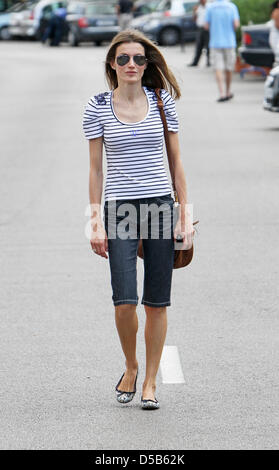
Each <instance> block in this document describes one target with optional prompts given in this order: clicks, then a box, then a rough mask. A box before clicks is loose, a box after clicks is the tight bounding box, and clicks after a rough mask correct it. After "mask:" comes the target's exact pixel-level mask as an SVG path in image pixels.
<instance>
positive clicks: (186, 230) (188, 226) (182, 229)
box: [173, 220, 195, 250]
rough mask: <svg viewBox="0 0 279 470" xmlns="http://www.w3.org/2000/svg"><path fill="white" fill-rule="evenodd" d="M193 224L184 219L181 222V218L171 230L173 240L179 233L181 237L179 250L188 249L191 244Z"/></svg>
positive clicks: (193, 231) (193, 232)
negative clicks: (172, 230)
mask: <svg viewBox="0 0 279 470" xmlns="http://www.w3.org/2000/svg"><path fill="white" fill-rule="evenodd" d="M194 234H195V230H194V226H193V224H192V222H190V221H186V222H185V223H181V220H178V221H177V223H176V226H175V229H174V232H173V237H174V241H175V242H176V237H177V236H178V235H180V236H181V237H182V238H183V242H181V243H180V245H179V246H181V250H190V248H191V247H192V245H193V240H194Z"/></svg>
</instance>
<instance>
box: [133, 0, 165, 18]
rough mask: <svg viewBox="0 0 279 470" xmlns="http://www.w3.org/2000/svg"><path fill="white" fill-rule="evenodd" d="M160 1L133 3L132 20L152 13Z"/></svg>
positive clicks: (139, 0) (141, 0)
mask: <svg viewBox="0 0 279 470" xmlns="http://www.w3.org/2000/svg"><path fill="white" fill-rule="evenodd" d="M160 1H161V0H154V1H152V0H151V1H147V0H145V1H143V0H138V1H136V2H135V3H134V11H133V16H134V18H137V17H138V16H141V15H148V14H149V13H152V12H153V11H154V10H156V7H157V6H158V4H159V3H160Z"/></svg>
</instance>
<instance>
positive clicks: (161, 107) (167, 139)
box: [155, 88, 178, 202]
mask: <svg viewBox="0 0 279 470" xmlns="http://www.w3.org/2000/svg"><path fill="white" fill-rule="evenodd" d="M160 91H161V90H160V88H155V93H156V96H157V104H158V108H159V111H160V115H161V119H162V122H163V126H164V136H165V143H166V149H167V156H168V161H169V169H170V174H171V179H172V189H173V192H174V199H175V201H176V202H178V197H177V192H176V189H175V180H174V168H173V162H172V159H171V152H170V140H169V131H168V124H167V119H166V115H165V112H164V103H163V101H162V98H161V95H160Z"/></svg>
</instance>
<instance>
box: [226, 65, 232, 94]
mask: <svg viewBox="0 0 279 470" xmlns="http://www.w3.org/2000/svg"><path fill="white" fill-rule="evenodd" d="M225 74H226V96H229V95H230V94H231V83H232V72H231V71H230V70H226V71H225Z"/></svg>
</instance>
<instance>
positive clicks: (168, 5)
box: [156, 0, 171, 11]
mask: <svg viewBox="0 0 279 470" xmlns="http://www.w3.org/2000/svg"><path fill="white" fill-rule="evenodd" d="M170 8H171V2H166V0H163V1H162V2H160V3H159V5H158V6H157V8H156V11H166V10H170Z"/></svg>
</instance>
